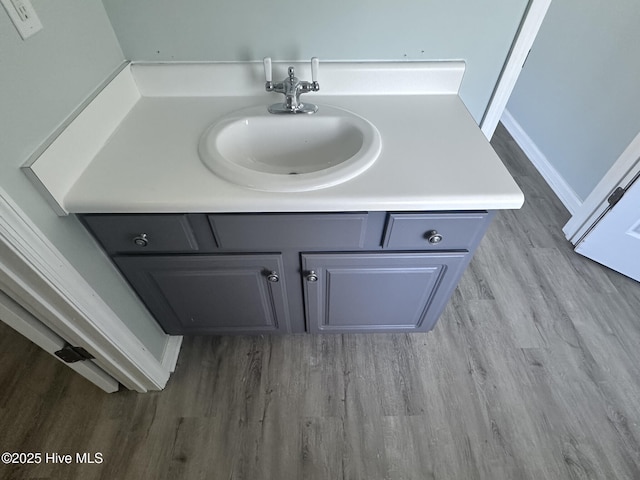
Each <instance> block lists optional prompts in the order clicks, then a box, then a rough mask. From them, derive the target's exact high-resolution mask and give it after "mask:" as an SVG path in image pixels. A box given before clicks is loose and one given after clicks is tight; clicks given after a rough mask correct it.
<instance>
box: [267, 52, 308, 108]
mask: <svg viewBox="0 0 640 480" xmlns="http://www.w3.org/2000/svg"><path fill="white" fill-rule="evenodd" d="M319 63H320V62H319V60H318V58H317V57H313V58H312V59H311V81H310V82H307V81H304V80H300V79H299V78H298V77H296V75H295V70H294V68H293V67H289V76H288V77H287V78H285V79H284V80H283V81H282V82H278V83H273V82H272V81H271V80H272V79H271V58H270V57H265V58H264V74H265V77H266V80H267V81H266V83H265V89H266V90H267V92H276V93H282V94H284V98H285V100H284V103H274V104H273V105H271V106H269V112H271V113H316V112H317V111H318V106H317V105H314V104H312V103H302V102H301V101H300V95H302V94H303V93H307V92H317V91H318V90H320V84H319V83H318V66H319Z"/></svg>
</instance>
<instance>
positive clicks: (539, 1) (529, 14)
mask: <svg viewBox="0 0 640 480" xmlns="http://www.w3.org/2000/svg"><path fill="white" fill-rule="evenodd" d="M551 1H552V0H529V3H528V5H527V7H526V9H525V11H524V14H523V15H522V20H521V21H520V26H519V27H518V30H517V32H516V35H515V37H514V40H513V42H512V44H511V49H510V50H509V53H508V54H507V60H506V61H505V64H504V67H503V68H502V72H500V76H499V77H498V82H497V84H496V88H495V89H494V90H493V94H492V95H491V99H490V100H489V105H488V106H487V109H486V111H485V113H484V115H483V117H482V120H481V121H480V129H481V130H482V133H484V135H485V137H487V139H488V140H491V137H492V136H493V133H494V132H495V130H496V127H497V126H498V122H499V121H500V118H501V117H502V114H503V112H504V110H505V108H506V107H507V102H508V101H509V97H510V96H511V92H513V89H514V87H515V85H516V82H517V81H518V77H519V76H520V72H521V71H522V67H524V63H525V61H526V60H527V56H528V55H529V51H530V50H531V47H532V46H533V42H534V40H535V39H536V36H537V35H538V31H539V30H540V26H541V25H542V21H543V20H544V17H545V15H546V14H547V10H548V9H549V5H551Z"/></svg>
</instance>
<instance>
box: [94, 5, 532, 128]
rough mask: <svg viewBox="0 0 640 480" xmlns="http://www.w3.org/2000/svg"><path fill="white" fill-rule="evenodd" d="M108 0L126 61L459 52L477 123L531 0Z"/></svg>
mask: <svg viewBox="0 0 640 480" xmlns="http://www.w3.org/2000/svg"><path fill="white" fill-rule="evenodd" d="M103 3H104V4H105V7H106V9H107V13H108V14H109V17H110V18H111V23H112V25H113V27H114V29H115V31H116V34H117V36H118V39H119V40H120V43H121V45H122V48H123V50H124V53H125V56H126V57H127V59H129V60H144V61H154V60H164V61H167V60H169V61H170V60H193V61H203V60H214V61H215V60H217V61H229V60H231V61H233V60H258V59H261V58H262V57H265V56H271V57H273V58H274V59H278V60H303V59H308V58H310V57H312V56H317V57H319V58H320V59H321V60H323V59H324V60H399V59H413V60H415V59H462V60H465V61H466V62H467V70H466V73H465V77H464V80H463V83H462V88H461V92H460V95H461V97H462V99H463V100H464V102H465V104H466V105H467V108H468V109H469V111H470V112H471V114H472V115H473V116H474V118H475V119H476V121H477V122H480V120H481V119H482V116H483V114H484V112H485V109H486V108H487V105H488V102H489V99H490V97H491V94H492V92H493V89H494V86H495V84H496V81H497V79H498V76H499V74H500V71H501V69H502V66H503V64H504V61H505V59H506V56H507V54H508V52H509V48H510V46H511V43H512V41H513V38H514V35H515V33H516V31H517V29H518V26H519V24H520V21H521V20H522V16H523V13H524V10H525V8H526V6H527V4H528V0H483V1H476V0H448V1H440V0H396V1H389V0H323V1H318V2H300V1H296V0H279V1H277V2H268V1H264V0H181V1H176V2H166V1H165V2H158V1H155V0H135V1H131V0H103ZM320 75H322V71H321V72H320ZM320 80H322V79H321V78H320Z"/></svg>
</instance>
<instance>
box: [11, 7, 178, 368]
mask: <svg viewBox="0 0 640 480" xmlns="http://www.w3.org/2000/svg"><path fill="white" fill-rule="evenodd" d="M33 5H34V7H35V9H36V11H37V13H38V16H39V17H40V20H41V21H42V24H43V26H44V28H43V30H42V31H40V32H38V33H37V34H35V35H34V36H33V37H30V38H29V39H27V40H26V41H23V40H22V39H21V37H20V36H19V34H18V32H17V31H16V30H15V28H14V26H13V24H12V23H11V21H10V19H9V17H8V15H7V13H6V11H5V10H4V8H1V7H0V112H1V113H0V185H1V186H2V187H3V188H4V189H5V190H6V191H7V193H9V195H10V196H11V197H12V198H13V200H15V201H16V203H18V205H19V206H20V207H21V208H22V209H23V210H24V211H25V212H26V213H27V215H28V216H29V217H30V218H31V220H32V221H33V222H34V223H35V224H36V225H37V226H38V227H39V228H40V229H41V230H42V231H43V232H44V234H45V235H46V236H47V237H48V239H49V240H50V241H51V242H52V243H53V244H54V245H55V246H56V248H58V250H60V251H61V252H62V254H63V255H64V256H65V257H66V258H67V259H68V260H69V261H70V262H71V263H72V265H73V266H74V267H75V268H76V269H77V270H78V271H79V272H80V273H81V274H82V275H83V276H84V277H85V279H86V280H87V281H88V282H89V283H90V284H91V285H92V286H93V288H94V289H95V291H96V292H97V293H98V294H99V295H100V296H101V297H102V298H103V300H105V301H106V302H107V303H108V304H109V305H110V306H111V308H112V309H113V310H114V312H115V313H116V314H118V316H120V318H122V319H123V320H125V321H126V322H127V326H128V327H129V328H130V329H131V331H132V332H133V333H134V334H135V335H136V336H137V337H138V338H140V340H141V341H142V342H143V343H144V344H145V345H146V346H147V348H148V349H149V351H150V352H151V353H152V354H153V355H155V356H156V357H157V358H160V357H161V355H162V352H163V348H164V345H165V341H166V340H165V339H166V335H164V333H163V332H162V331H161V330H160V328H159V327H158V326H157V324H156V322H155V321H154V320H153V319H152V318H151V317H150V316H149V314H148V313H147V311H146V310H145V309H144V307H142V305H141V303H140V302H139V300H138V299H137V298H136V297H135V296H134V294H133V293H132V292H131V291H130V289H129V288H127V287H126V284H125V282H124V281H122V279H121V278H120V277H119V275H118V274H117V273H116V271H115V269H114V267H113V266H112V264H111V262H110V261H109V260H108V259H107V258H106V256H105V254H104V253H102V250H101V249H100V248H99V247H98V246H97V245H96V244H95V243H94V241H93V240H92V239H91V238H90V237H89V235H88V234H87V233H86V231H85V229H84V228H83V227H82V226H81V225H80V223H79V222H78V221H77V219H76V218H75V217H72V216H70V217H66V218H60V217H57V216H56V215H55V213H54V212H53V210H52V209H51V207H50V206H49V205H48V204H47V203H46V202H45V201H44V200H43V198H42V196H41V195H40V194H39V193H38V192H36V190H35V189H34V188H33V186H32V184H31V182H30V181H29V180H27V177H26V176H25V175H24V174H23V173H22V172H21V171H20V166H21V165H22V164H23V163H24V162H25V161H26V160H27V159H28V158H29V156H30V155H31V154H32V153H33V152H34V150H36V149H37V148H38V147H39V146H40V145H41V144H42V143H43V142H44V141H45V140H46V139H47V138H48V137H49V135H51V133H52V132H53V131H54V130H56V127H58V126H59V125H60V124H61V123H62V122H63V121H64V120H65V118H66V117H67V116H69V115H70V114H71V113H72V112H73V111H74V110H75V109H76V108H77V107H78V106H79V105H80V104H81V103H82V102H83V100H85V99H86V98H87V97H88V96H89V95H90V94H91V92H92V91H93V90H95V89H96V87H97V86H98V85H100V84H101V83H102V82H103V81H104V80H105V79H106V78H107V77H108V76H109V75H110V74H111V73H112V72H113V71H114V69H115V68H117V67H118V65H120V64H121V63H122V62H123V60H124V56H123V54H122V50H121V49H120V46H119V44H118V42H117V39H116V38H115V35H114V32H113V29H112V28H111V25H110V24H109V19H108V17H107V15H106V13H105V11H104V7H103V5H102V3H101V2H100V0H83V1H74V0H57V1H55V2H50V1H45V0H34V1H33Z"/></svg>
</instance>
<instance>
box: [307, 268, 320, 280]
mask: <svg viewBox="0 0 640 480" xmlns="http://www.w3.org/2000/svg"><path fill="white" fill-rule="evenodd" d="M317 281H318V274H317V273H316V272H315V270H311V271H310V272H309V273H307V282H317Z"/></svg>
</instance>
